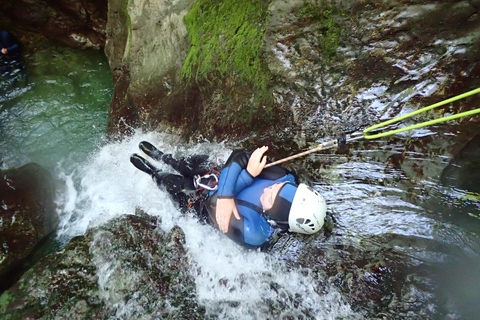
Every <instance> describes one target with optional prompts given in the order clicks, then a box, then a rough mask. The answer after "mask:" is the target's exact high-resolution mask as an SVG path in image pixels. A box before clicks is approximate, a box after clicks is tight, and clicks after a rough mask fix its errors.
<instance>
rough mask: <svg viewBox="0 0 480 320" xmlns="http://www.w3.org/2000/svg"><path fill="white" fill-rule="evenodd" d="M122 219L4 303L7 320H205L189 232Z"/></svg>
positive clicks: (40, 270)
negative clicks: (190, 260) (192, 265)
mask: <svg viewBox="0 0 480 320" xmlns="http://www.w3.org/2000/svg"><path fill="white" fill-rule="evenodd" d="M157 224H158V221H157V219H156V218H153V217H148V216H145V215H143V216H133V215H131V216H122V217H120V218H117V219H114V220H112V221H110V222H109V223H107V224H106V225H104V226H102V227H99V228H96V229H92V230H90V231H88V232H87V234H86V235H85V236H80V237H76V238H74V239H73V240H72V241H71V242H70V243H69V244H68V245H67V246H66V247H65V248H64V249H62V250H61V251H59V252H57V253H55V254H52V255H50V256H47V257H46V258H44V259H42V260H41V261H40V262H39V263H37V264H36V265H35V267H34V268H32V269H30V270H29V271H28V272H27V273H26V274H25V275H24V276H23V277H22V278H21V279H20V281H19V282H18V283H17V284H16V285H15V286H14V287H12V288H11V289H10V290H7V291H6V292H5V293H4V294H3V295H2V296H1V297H0V312H1V313H2V314H4V317H3V319H26V318H29V317H30V318H35V319H36V318H41V317H43V318H48V319H139V318H141V319H165V318H171V319H173V318H177V316H178V315H180V314H181V315H182V318H183V319H201V318H202V317H203V314H204V309H203V308H201V307H199V306H198V305H197V302H196V300H195V297H196V294H195V286H194V282H193V279H192V278H191V276H190V275H189V272H188V258H187V256H186V255H185V250H184V248H183V244H184V234H183V232H182V231H181V230H180V229H179V228H177V227H176V228H173V229H172V230H171V231H170V232H169V233H168V234H165V233H164V232H162V231H161V230H160V229H159V228H157Z"/></svg>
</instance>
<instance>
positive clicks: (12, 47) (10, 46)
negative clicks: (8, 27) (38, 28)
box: [1, 31, 20, 53]
mask: <svg viewBox="0 0 480 320" xmlns="http://www.w3.org/2000/svg"><path fill="white" fill-rule="evenodd" d="M1 42H2V46H4V48H6V49H7V50H8V51H9V52H10V53H15V52H17V51H18V50H19V48H20V47H19V45H18V43H17V42H16V41H15V39H14V38H13V36H12V35H11V34H10V33H8V32H6V31H3V32H2V34H1Z"/></svg>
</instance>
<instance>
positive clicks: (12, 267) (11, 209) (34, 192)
mask: <svg viewBox="0 0 480 320" xmlns="http://www.w3.org/2000/svg"><path fill="white" fill-rule="evenodd" d="M0 177H1V180H0V246H1V248H0V283H1V286H0V289H1V290H2V291H3V290H5V289H6V288H8V287H9V286H10V285H12V284H13V283H14V281H15V280H17V279H18V277H19V276H20V274H21V272H22V271H23V270H22V267H21V265H22V264H23V263H24V262H25V260H26V259H27V257H29V256H30V254H32V252H33V251H34V248H35V247H36V246H37V245H38V244H39V243H40V242H41V241H42V240H44V239H45V238H46V237H47V236H48V235H49V234H50V233H51V232H53V231H54V230H55V228H56V227H57V224H58V216H57V213H56V211H55V204H54V197H55V186H54V181H53V177H52V175H51V174H50V172H48V171H47V170H45V169H43V168H42V167H40V166H39V165H37V164H33V163H31V164H27V165H25V166H23V167H20V168H16V169H9V170H4V171H1V175H0Z"/></svg>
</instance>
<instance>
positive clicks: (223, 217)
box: [215, 198, 240, 233]
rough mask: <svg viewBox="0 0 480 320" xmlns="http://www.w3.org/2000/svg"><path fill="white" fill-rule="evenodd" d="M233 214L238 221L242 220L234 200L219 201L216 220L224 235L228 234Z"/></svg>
mask: <svg viewBox="0 0 480 320" xmlns="http://www.w3.org/2000/svg"><path fill="white" fill-rule="evenodd" d="M232 213H233V215H234V216H235V218H237V220H240V214H238V210H237V207H236V206H235V200H234V199H232V198H224V199H217V210H216V212H215V219H216V220H217V224H218V228H219V229H220V231H222V232H223V233H226V232H228V226H229V225H230V219H231V217H232Z"/></svg>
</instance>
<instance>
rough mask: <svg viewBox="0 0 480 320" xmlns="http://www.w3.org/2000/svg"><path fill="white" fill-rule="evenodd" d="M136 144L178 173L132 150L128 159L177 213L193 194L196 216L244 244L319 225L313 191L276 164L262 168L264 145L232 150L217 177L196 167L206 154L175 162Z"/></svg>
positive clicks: (320, 202) (321, 203)
mask: <svg viewBox="0 0 480 320" xmlns="http://www.w3.org/2000/svg"><path fill="white" fill-rule="evenodd" d="M139 147H140V149H141V150H142V151H143V152H145V153H146V154H147V155H149V156H150V157H151V158H153V159H155V160H159V161H164V162H165V163H167V164H169V165H171V166H172V167H173V168H174V169H175V170H177V171H178V172H179V173H180V174H181V175H177V174H171V173H165V172H162V171H161V170H159V169H157V168H156V167H155V166H153V165H152V164H151V163H150V162H149V161H147V160H146V159H144V158H143V157H141V156H139V155H138V154H133V155H132V156H131V157H130V161H131V162H132V164H133V165H134V166H135V167H137V168H138V169H140V170H142V171H144V172H146V173H148V174H149V175H151V176H152V178H153V180H154V181H155V182H156V183H157V185H158V186H159V187H160V188H165V189H166V190H167V191H168V192H169V194H171V196H172V197H173V199H174V201H175V202H176V203H178V204H179V206H180V208H181V209H182V210H183V211H185V210H186V208H187V207H188V203H189V201H188V200H189V198H190V199H191V198H192V195H193V199H195V200H199V201H198V202H199V203H200V204H199V205H197V206H196V207H195V210H196V211H197V213H198V215H199V216H200V217H204V218H205V220H207V221H208V222H209V223H210V224H212V225H213V226H215V227H216V228H218V229H219V230H221V231H222V232H224V233H225V234H226V235H227V237H229V238H230V239H232V240H234V241H235V242H237V243H238V244H241V245H243V246H244V247H247V248H265V247H268V246H269V245H270V244H271V242H272V240H273V238H274V235H275V234H276V231H277V230H278V231H286V230H288V231H292V232H298V233H304V234H313V233H315V232H318V231H319V230H320V229H321V228H322V226H323V224H324V219H325V215H326V204H325V200H324V199H323V197H322V196H321V195H320V194H319V193H318V192H317V191H315V190H313V189H311V188H310V187H308V186H306V185H305V184H300V185H298V183H297V181H296V177H295V176H294V175H293V174H292V173H290V172H289V171H288V170H286V169H284V168H282V167H280V166H272V167H268V168H264V167H265V165H266V162H267V159H266V156H264V153H265V152H266V151H267V150H268V147H261V148H258V149H256V150H255V151H254V152H253V153H252V154H250V153H247V152H245V151H242V150H236V151H234V152H232V154H231V155H230V157H229V158H228V160H227V162H226V163H225V166H224V168H223V169H222V170H221V173H220V177H219V178H218V177H217V176H218V175H216V174H215V173H209V172H208V171H209V170H208V168H205V167H202V161H204V160H206V159H207V158H208V157H206V156H196V157H193V158H191V159H181V160H175V159H173V158H172V157H171V155H166V154H163V153H162V152H161V151H159V150H158V149H156V148H155V147H154V146H153V145H152V144H150V143H148V142H145V141H143V142H141V143H140V146H139ZM232 215H233V216H234V218H232Z"/></svg>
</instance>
